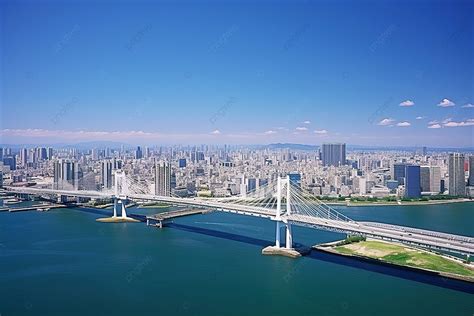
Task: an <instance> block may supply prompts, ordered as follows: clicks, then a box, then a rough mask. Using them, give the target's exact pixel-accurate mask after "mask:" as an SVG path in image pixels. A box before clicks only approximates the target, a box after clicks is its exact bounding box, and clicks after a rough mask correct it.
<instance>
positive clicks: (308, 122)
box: [303, 121, 311, 124]
mask: <svg viewBox="0 0 474 316" xmlns="http://www.w3.org/2000/svg"><path fill="white" fill-rule="evenodd" d="M303 124H311V121H304V122H303Z"/></svg>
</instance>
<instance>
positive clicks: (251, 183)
mask: <svg viewBox="0 0 474 316" xmlns="http://www.w3.org/2000/svg"><path fill="white" fill-rule="evenodd" d="M256 189H257V179H255V178H248V179H247V192H253V191H255V190H256Z"/></svg>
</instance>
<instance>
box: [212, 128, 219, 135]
mask: <svg viewBox="0 0 474 316" xmlns="http://www.w3.org/2000/svg"><path fill="white" fill-rule="evenodd" d="M220 133H221V131H220V130H218V129H216V130H213V131H212V132H211V134H213V135H219V134H220Z"/></svg>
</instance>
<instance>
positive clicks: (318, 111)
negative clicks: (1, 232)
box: [0, 1, 474, 147]
mask: <svg viewBox="0 0 474 316" xmlns="http://www.w3.org/2000/svg"><path fill="white" fill-rule="evenodd" d="M473 8H474V5H473V2H472V1H471V2H469V1H465V2H459V1H441V2H436V1H411V2H409V1H402V2H400V1H397V2H395V1H390V2H384V1H377V2H360V3H356V2H352V1H332V2H329V1H327V2H323V1H301V2H297V1H265V2H263V1H261V2H258V3H255V2H251V1H233V2H222V1H221V2H197V1H189V2H126V1H122V2H120V3H118V4H117V3H115V2H112V1H56V2H46V1H31V2H22V1H2V2H1V4H0V10H1V18H0V19H1V30H0V34H1V50H0V51H1V77H0V80H1V91H0V93H1V94H0V101H1V112H0V113H1V123H0V124H1V126H0V137H1V139H0V142H2V143H54V142H71V143H74V142H78V141H88V140H119V141H127V142H135V143H146V144H167V143H181V144H183V143H236V144H264V143H272V142H295V143H305V144H320V143H321V142H326V141H344V142H346V143H349V144H360V145H386V146H391V145H393V146H400V145H418V146H421V145H427V146H439V147H443V146H456V147H457V146H471V147H472V146H474V144H473V125H474V121H473V118H474V105H472V104H474V96H473V91H474V81H473V72H474V64H473V56H474V47H473V46H474V40H473V39H474V28H473V20H474V19H473V10H474V9H473ZM443 100H444V102H443ZM403 102H404V103H403ZM400 104H402V105H405V106H400ZM440 105H441V106H440Z"/></svg>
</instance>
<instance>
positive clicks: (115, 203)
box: [112, 198, 117, 217]
mask: <svg viewBox="0 0 474 316" xmlns="http://www.w3.org/2000/svg"><path fill="white" fill-rule="evenodd" d="M112 217H117V199H116V198H114V215H113V216H112Z"/></svg>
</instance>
